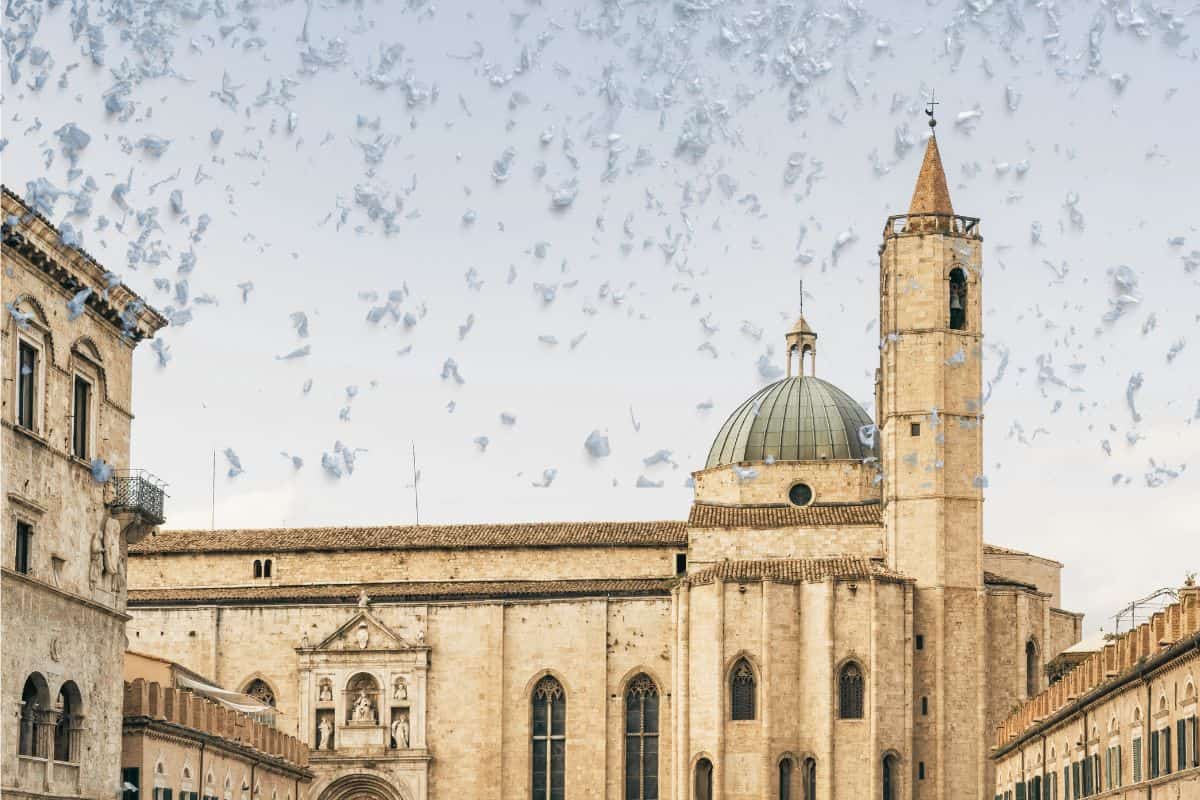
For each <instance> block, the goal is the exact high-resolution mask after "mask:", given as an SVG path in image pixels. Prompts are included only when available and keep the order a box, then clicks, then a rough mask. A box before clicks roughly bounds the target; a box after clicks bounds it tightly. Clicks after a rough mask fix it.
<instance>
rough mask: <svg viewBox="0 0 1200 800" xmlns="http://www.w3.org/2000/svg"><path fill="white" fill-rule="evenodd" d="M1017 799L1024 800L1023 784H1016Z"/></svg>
mask: <svg viewBox="0 0 1200 800" xmlns="http://www.w3.org/2000/svg"><path fill="white" fill-rule="evenodd" d="M1017 800H1025V784H1023V783H1018V784H1017Z"/></svg>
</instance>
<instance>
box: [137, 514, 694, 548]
mask: <svg viewBox="0 0 1200 800" xmlns="http://www.w3.org/2000/svg"><path fill="white" fill-rule="evenodd" d="M686 544H687V527H686V524H685V523H684V522H682V521H675V520H665V521H652V522H525V523H513V524H503V525H499V524H484V525H419V526H418V525H384V526H376V527H364V528H349V527H348V528H262V529H259V530H237V529H234V530H219V531H196V530H192V531H182V530H181V531H160V532H159V533H158V534H156V535H154V536H149V537H147V538H145V539H143V540H142V541H140V542H138V543H137V544H135V545H133V546H132V547H130V548H129V552H130V555H134V556H137V555H143V554H164V553H196V552H206V553H244V552H276V553H278V552H297V551H304V550H433V549H448V550H462V549H471V548H488V547H495V548H511V547H683V546H685V545H686Z"/></svg>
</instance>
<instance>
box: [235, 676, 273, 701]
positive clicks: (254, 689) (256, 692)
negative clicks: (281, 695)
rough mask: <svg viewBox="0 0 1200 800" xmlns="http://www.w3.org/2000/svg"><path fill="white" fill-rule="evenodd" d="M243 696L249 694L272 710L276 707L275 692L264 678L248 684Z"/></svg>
mask: <svg viewBox="0 0 1200 800" xmlns="http://www.w3.org/2000/svg"><path fill="white" fill-rule="evenodd" d="M242 694H248V695H250V696H251V697H253V698H254V699H255V700H259V701H261V702H262V703H263V704H265V705H268V706H270V707H271V708H274V707H275V692H274V691H273V690H272V689H271V687H270V686H269V685H268V684H267V682H266V681H264V680H263V679H262V678H255V679H254V680H252V681H250V683H248V684H246V690H245V691H244V692H242Z"/></svg>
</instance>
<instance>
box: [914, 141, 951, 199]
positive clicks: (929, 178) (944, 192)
mask: <svg viewBox="0 0 1200 800" xmlns="http://www.w3.org/2000/svg"><path fill="white" fill-rule="evenodd" d="M908 213H909V214H953V213H954V206H952V205H951V204H950V190H949V189H948V188H946V173H945V171H944V170H943V169H942V155H941V153H939V152H938V146H937V137H936V136H934V135H932V134H930V136H929V141H928V143H927V144H926V145H925V160H924V161H923V162H921V174H919V175H918V176H917V186H916V188H915V189H913V196H912V202H911V203H910V204H909V206H908Z"/></svg>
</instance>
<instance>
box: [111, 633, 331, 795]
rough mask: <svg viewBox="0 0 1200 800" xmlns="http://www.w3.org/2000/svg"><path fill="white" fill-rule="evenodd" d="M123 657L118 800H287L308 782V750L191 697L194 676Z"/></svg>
mask: <svg viewBox="0 0 1200 800" xmlns="http://www.w3.org/2000/svg"><path fill="white" fill-rule="evenodd" d="M155 661H156V659H151V658H147V657H144V656H140V655H138V654H136V653H129V654H126V661H125V674H126V677H127V678H128V677H130V673H134V674H138V675H148V676H149V677H150V678H153V680H147V678H145V677H136V678H133V680H126V681H125V696H124V706H123V712H124V723H123V737H122V739H123V741H122V747H121V784H122V787H123V789H124V792H123V800H140V799H141V798H151V799H152V800H293V799H294V798H295V799H297V800H298V798H300V797H302V796H303V791H304V789H305V787H307V785H308V783H309V782H310V781H311V780H312V772H310V771H309V770H308V767H307V765H308V747H307V746H306V745H304V744H303V743H301V742H300V741H298V740H297V739H296V738H295V737H293V736H289V735H287V734H285V733H282V732H280V731H279V730H277V729H276V728H275V726H274V725H273V724H272V723H271V722H265V721H260V720H256V719H254V717H253V716H252V715H249V714H246V713H239V712H238V711H237V710H235V709H231V708H229V707H227V706H226V705H224V704H222V703H219V702H213V701H212V700H210V699H208V698H206V697H204V696H202V695H199V694H196V693H194V692H191V691H180V690H179V689H178V688H177V687H176V686H175V683H176V681H177V680H178V678H179V677H181V674H182V676H184V677H188V676H191V677H197V676H194V674H193V673H190V672H189V671H188V670H185V669H181V668H180V667H179V665H176V664H173V663H171V662H167V661H160V662H159V663H155Z"/></svg>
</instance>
